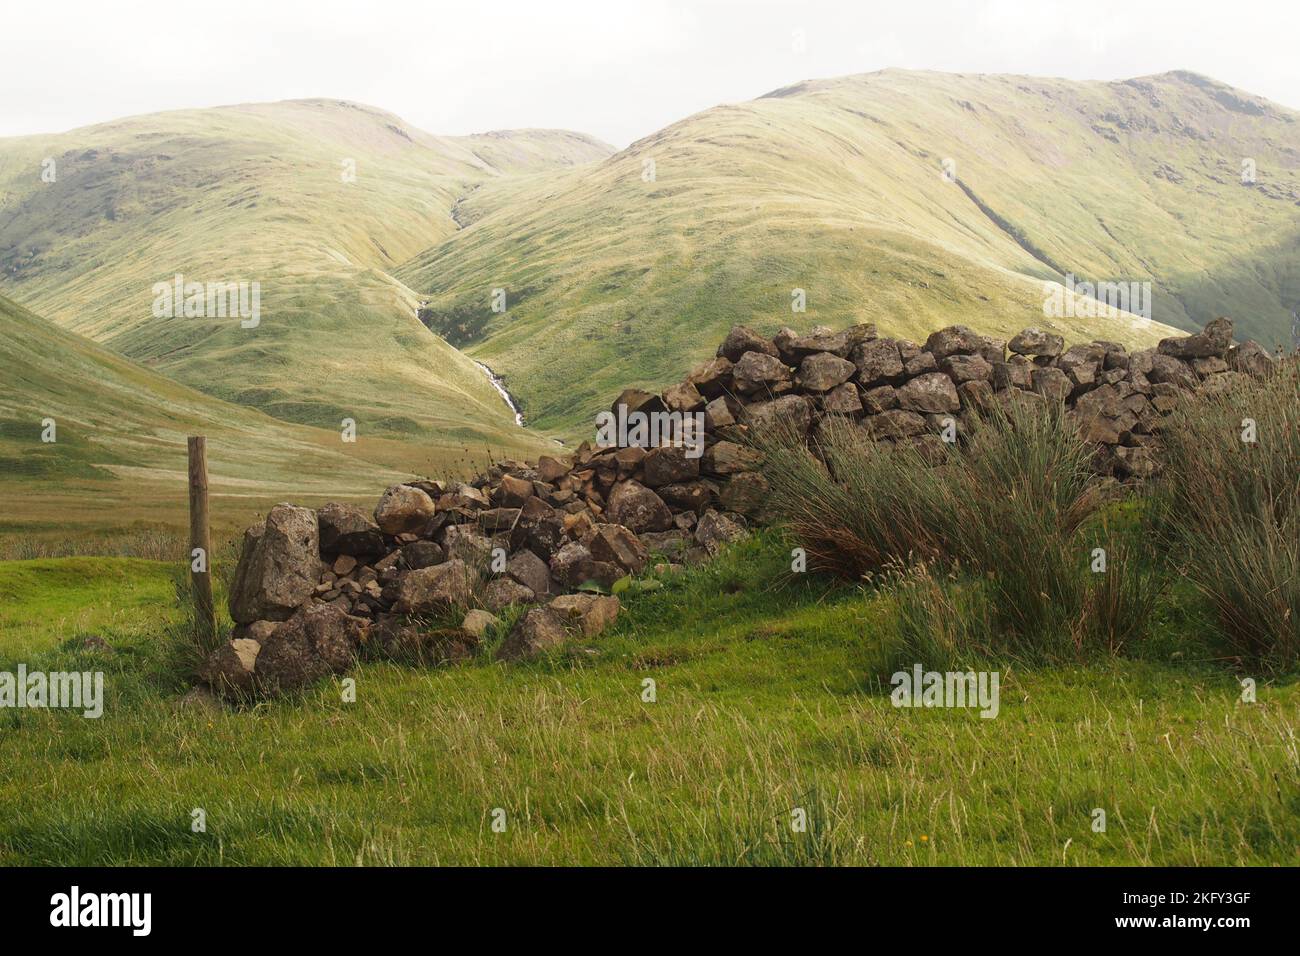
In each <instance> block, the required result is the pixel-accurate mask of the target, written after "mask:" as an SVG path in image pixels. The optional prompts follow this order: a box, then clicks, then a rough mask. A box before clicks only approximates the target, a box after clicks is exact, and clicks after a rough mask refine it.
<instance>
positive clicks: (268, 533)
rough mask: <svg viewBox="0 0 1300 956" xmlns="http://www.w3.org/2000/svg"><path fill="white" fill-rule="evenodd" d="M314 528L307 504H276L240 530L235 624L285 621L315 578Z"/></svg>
mask: <svg viewBox="0 0 1300 956" xmlns="http://www.w3.org/2000/svg"><path fill="white" fill-rule="evenodd" d="M320 572H321V562H320V531H319V529H318V526H317V523H316V513H315V512H314V511H312V510H311V509H310V508H298V507H295V506H294V505H287V504H279V505H276V506H275V507H274V508H272V509H271V511H270V514H268V515H267V516H266V521H265V522H263V523H262V524H260V525H254V526H253V527H251V528H249V529H248V530H247V531H245V532H244V543H243V548H242V549H241V551H240V555H239V564H238V566H237V567H236V568H235V579H234V581H233V583H232V584H231V586H230V600H229V602H228V603H229V607H230V616H231V618H232V619H233V620H234V621H235V623H237V624H251V623H252V622H254V621H283V620H287V619H288V618H289V616H290V615H291V614H293V612H294V611H295V610H297V609H298V607H299V606H300V605H302V604H303V603H305V602H306V601H307V599H308V598H310V597H311V594H312V591H313V590H314V589H315V587H316V583H317V582H318V581H319V580H320Z"/></svg>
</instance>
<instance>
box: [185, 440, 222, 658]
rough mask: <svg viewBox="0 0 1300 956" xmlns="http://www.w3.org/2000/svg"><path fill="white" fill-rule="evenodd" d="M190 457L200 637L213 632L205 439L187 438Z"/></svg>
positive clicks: (192, 549)
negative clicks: (201, 634)
mask: <svg viewBox="0 0 1300 956" xmlns="http://www.w3.org/2000/svg"><path fill="white" fill-rule="evenodd" d="M187 444H188V446H189V457H190V583H191V586H192V589H193V592H194V611H195V618H196V622H197V624H198V626H199V628H200V630H201V631H203V632H204V633H203V637H204V638H211V637H212V636H213V635H215V634H216V633H217V617H216V609H215V607H214V606H213V603H212V534H211V531H210V530H209V528H208V447H207V445H208V440H207V439H206V438H204V437H203V436H202V435H197V436H191V437H190V438H189V440H188V443H187Z"/></svg>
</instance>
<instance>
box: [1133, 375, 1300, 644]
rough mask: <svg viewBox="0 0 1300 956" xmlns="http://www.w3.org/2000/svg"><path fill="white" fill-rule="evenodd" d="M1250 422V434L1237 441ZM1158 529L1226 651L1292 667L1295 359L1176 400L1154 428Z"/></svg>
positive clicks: (1299, 493) (1299, 486)
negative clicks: (1209, 611) (1159, 453)
mask: <svg viewBox="0 0 1300 956" xmlns="http://www.w3.org/2000/svg"><path fill="white" fill-rule="evenodd" d="M1252 423H1253V427H1254V431H1255V435H1254V437H1255V441H1253V442H1250V441H1246V440H1244V438H1245V437H1248V436H1247V429H1249V428H1250V427H1251V425H1252ZM1163 436H1164V440H1165V445H1166V447H1165V450H1164V452H1163V460H1164V462H1165V469H1164V474H1163V478H1162V480H1161V482H1160V486H1159V495H1158V499H1157V500H1158V502H1159V505H1160V507H1159V526H1160V528H1161V530H1162V532H1163V534H1164V537H1165V540H1166V542H1167V545H1168V547H1169V548H1170V549H1171V550H1172V551H1173V552H1174V553H1176V555H1177V558H1178V563H1179V570H1180V571H1181V572H1182V573H1183V574H1185V575H1186V576H1187V578H1188V579H1190V580H1191V581H1192V582H1193V584H1194V585H1195V586H1196V588H1197V589H1198V590H1199V591H1200V592H1201V594H1202V595H1204V597H1205V599H1206V600H1207V601H1208V602H1209V603H1210V605H1211V606H1212V607H1213V609H1214V613H1215V616H1216V618H1217V620H1218V623H1219V626H1220V628H1221V630H1222V632H1223V634H1224V636H1225V638H1226V639H1227V641H1228V642H1229V644H1230V646H1231V647H1232V649H1233V650H1234V651H1235V652H1236V653H1238V654H1240V655H1241V656H1243V657H1245V658H1247V659H1249V660H1252V661H1259V662H1263V663H1265V664H1268V665H1270V666H1273V667H1277V668H1293V667H1295V666H1296V665H1297V664H1300V362H1296V361H1288V362H1286V363H1284V364H1283V365H1282V366H1280V368H1279V369H1278V371H1277V373H1276V374H1275V375H1274V376H1272V377H1271V378H1270V379H1268V380H1267V381H1265V382H1263V383H1259V382H1256V381H1253V380H1250V379H1241V380H1239V381H1238V382H1237V383H1236V384H1235V385H1234V387H1232V388H1230V389H1228V390H1226V391H1224V392H1222V393H1219V394H1217V395H1213V396H1201V397H1200V398H1199V399H1198V400H1197V401H1196V402H1195V403H1188V404H1186V405H1184V406H1182V407H1180V408H1179V409H1178V410H1177V411H1176V412H1175V414H1174V415H1173V416H1172V417H1171V419H1170V420H1169V422H1168V425H1167V427H1166V428H1165V429H1164V431H1163Z"/></svg>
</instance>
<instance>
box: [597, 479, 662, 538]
mask: <svg viewBox="0 0 1300 956" xmlns="http://www.w3.org/2000/svg"><path fill="white" fill-rule="evenodd" d="M606 513H607V516H608V518H609V520H610V521H612V522H614V523H615V524H621V525H623V527H625V528H627V529H629V530H630V531H632V532H633V533H634V534H640V533H641V532H642V531H667V530H668V529H669V528H671V527H672V526H673V513H672V512H671V511H669V510H668V506H667V505H666V504H664V502H663V499H662V498H660V497H659V496H658V495H657V494H655V493H654V492H653V491H651V490H650V489H649V488H647V487H646V486H645V485H643V484H641V483H640V482H636V481H630V480H629V481H621V482H619V483H618V484H617V485H615V486H614V490H613V491H611V492H610V494H609V506H608V508H607V509H606Z"/></svg>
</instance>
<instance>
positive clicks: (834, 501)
mask: <svg viewBox="0 0 1300 956" xmlns="http://www.w3.org/2000/svg"><path fill="white" fill-rule="evenodd" d="M752 441H753V444H754V446H755V447H756V448H757V449H758V450H759V451H760V452H761V453H762V454H763V458H764V469H763V470H764V474H765V476H766V477H767V479H768V484H769V486H770V489H771V490H770V496H769V498H768V507H769V509H770V510H771V512H772V514H773V515H775V516H776V517H777V518H778V520H779V521H780V522H781V523H782V524H784V525H785V526H786V527H787V528H788V529H789V531H790V532H791V534H792V535H793V537H794V538H795V540H797V541H798V543H799V546H800V547H802V548H803V549H804V551H805V552H806V553H807V556H808V566H809V567H810V568H812V569H814V570H819V571H826V572H830V573H833V574H837V575H840V576H842V577H847V578H851V579H855V580H856V579H861V578H865V577H871V576H873V575H877V574H881V573H883V572H885V571H886V569H889V568H892V567H894V566H896V565H898V564H900V563H909V562H912V561H921V562H929V561H936V560H940V559H943V558H946V557H947V556H948V555H947V552H946V550H945V542H944V540H943V536H942V535H941V534H940V533H939V531H938V529H937V525H936V521H935V515H934V502H935V500H936V498H937V497H938V485H939V479H938V478H937V477H936V475H935V474H933V473H932V471H931V469H930V467H929V466H928V465H927V463H926V461H925V460H924V459H923V458H922V456H921V454H920V452H919V451H918V450H917V449H916V448H915V447H913V446H910V445H893V444H890V443H888V442H877V441H873V440H872V439H871V437H870V436H869V435H868V434H867V432H866V431H865V430H864V429H863V428H861V427H859V426H858V425H857V424H856V423H854V422H852V421H850V420H848V419H841V418H837V417H835V416H827V417H826V418H825V419H824V420H823V421H822V423H821V425H820V427H819V428H818V432H817V438H816V439H815V440H814V442H813V445H812V450H811V451H810V448H809V445H808V444H807V441H806V436H805V435H804V433H803V432H802V431H800V430H798V429H797V428H796V427H795V426H794V425H793V424H792V423H791V422H789V421H786V420H778V421H776V422H774V423H773V424H772V426H771V427H770V428H767V429H765V430H764V431H763V432H762V433H760V434H757V435H755V436H754V437H753V439H752ZM813 451H815V452H816V454H814V453H813Z"/></svg>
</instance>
